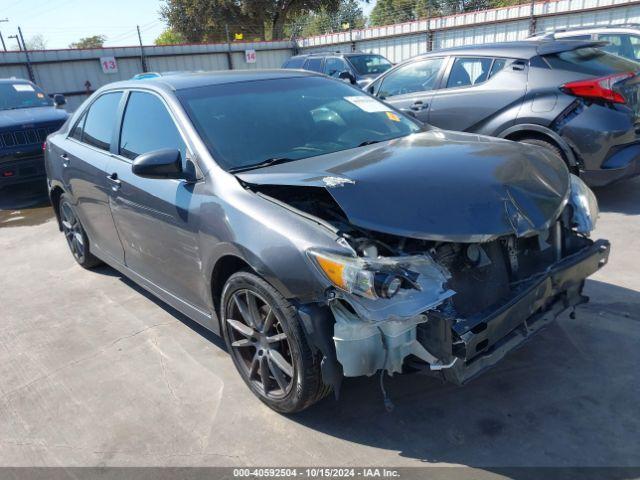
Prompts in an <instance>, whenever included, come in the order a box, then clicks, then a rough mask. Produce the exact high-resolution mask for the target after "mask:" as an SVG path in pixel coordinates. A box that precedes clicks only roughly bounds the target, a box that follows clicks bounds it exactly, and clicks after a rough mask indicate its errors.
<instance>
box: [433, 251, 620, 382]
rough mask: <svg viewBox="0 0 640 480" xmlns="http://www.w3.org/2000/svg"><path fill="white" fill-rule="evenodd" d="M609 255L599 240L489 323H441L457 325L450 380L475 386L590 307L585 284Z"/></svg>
mask: <svg viewBox="0 0 640 480" xmlns="http://www.w3.org/2000/svg"><path fill="white" fill-rule="evenodd" d="M609 251H610V244H609V242H608V241H606V240H598V241H597V242H595V243H594V244H593V245H591V246H590V247H586V248H584V249H583V250H581V251H579V252H577V253H575V254H573V255H571V256H569V257H566V258H564V259H563V260H561V261H560V262H558V263H557V264H556V265H554V266H553V268H552V269H550V270H549V271H548V272H547V273H546V274H545V275H544V276H541V277H540V278H539V279H537V280H536V281H535V282H534V283H532V284H531V285H529V286H528V287H527V288H526V289H525V290H524V291H522V292H520V293H519V294H518V296H517V297H515V298H513V299H512V300H511V301H509V302H508V303H507V304H505V305H504V306H502V307H501V308H500V309H498V310H497V311H494V312H492V313H491V314H490V315H488V316H486V317H484V318H476V319H473V320H472V321H466V320H465V321H458V322H455V321H454V320H453V319H446V318H441V319H440V320H441V321H446V322H449V323H450V324H451V325H452V331H453V332H454V334H455V337H456V338H455V340H453V342H454V344H453V345H452V349H453V350H454V353H456V357H457V358H458V361H456V362H455V363H454V364H453V365H452V366H451V368H448V369H445V370H441V373H442V375H443V376H444V378H445V379H446V380H448V381H451V382H453V383H456V384H463V383H465V382H467V381H469V380H470V379H472V378H474V377H476V376H477V375H478V374H480V373H481V372H483V371H484V370H486V369H487V368H489V367H491V366H493V365H495V364H496V363H497V362H499V361H500V360H501V359H502V358H504V357H505V355H507V353H509V352H511V351H513V350H515V349H516V348H518V347H519V346H520V345H522V344H523V343H524V342H525V341H526V340H527V339H529V338H530V337H531V336H532V335H533V334H534V333H536V332H538V331H540V330H541V329H542V328H544V327H545V326H546V325H548V324H549V323H551V322H552V321H553V320H554V319H555V318H557V317H558V315H560V314H561V313H562V312H563V311H565V310H566V309H568V308H573V307H575V306H577V305H580V304H581V303H585V302H586V301H587V300H588V299H587V298H586V297H584V296H582V288H583V286H584V280H585V279H586V278H587V277H588V276H589V275H591V274H593V273H595V272H596V271H598V270H599V269H600V268H602V267H603V266H604V265H606V263H607V261H608V259H609ZM455 343H457V345H455ZM456 347H457V350H458V351H457V352H456V351H455V349H456ZM427 349H429V347H428V346H427Z"/></svg>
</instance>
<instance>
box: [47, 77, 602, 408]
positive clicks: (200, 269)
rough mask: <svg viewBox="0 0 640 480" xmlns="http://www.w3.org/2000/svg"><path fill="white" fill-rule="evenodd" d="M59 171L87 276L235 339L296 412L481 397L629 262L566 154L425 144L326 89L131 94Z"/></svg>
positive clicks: (201, 87)
mask: <svg viewBox="0 0 640 480" xmlns="http://www.w3.org/2000/svg"><path fill="white" fill-rule="evenodd" d="M247 112H251V114H250V115H247ZM46 167H47V172H48V179H49V191H50V196H51V201H52V203H53V205H54V207H55V210H56V213H57V216H58V220H59V223H60V228H61V230H62V231H63V232H64V235H65V237H66V239H67V242H68V244H69V247H70V249H71V252H72V253H73V255H74V257H75V259H76V260H77V261H78V263H79V264H80V265H82V266H83V267H87V268H89V267H93V266H96V265H98V264H99V263H100V262H101V261H104V262H106V263H108V264H109V265H111V266H112V267H114V268H116V269H117V270H119V271H120V272H122V273H123V274H124V275H127V276H128V277H130V278H132V279H133V280H134V281H136V282H137V283H139V284H140V285H142V286H143V287H144V288H146V289H147V290H149V291H150V292H152V293H154V294H155V295H157V296H158V297H160V298H161V299H162V300H164V301H165V302H167V303H168V304H170V305H172V306H173V307H175V308H176V309H178V310H179V311H181V312H183V313H184V314H186V315H188V316H189V317H190V318H192V319H193V320H195V321H197V322H199V323H201V324H202V325H204V326H205V327H207V328H209V329H211V330H212V331H214V332H217V333H220V334H221V335H222V336H223V337H224V339H225V341H226V344H227V347H228V350H229V353H230V354H231V356H232V358H233V361H234V363H235V366H236V367H237V369H238V371H239V372H240V375H241V376H242V378H243V379H244V381H245V382H246V383H247V385H248V386H249V388H250V389H251V390H252V391H253V392H254V393H255V394H256V395H257V396H258V397H259V398H260V399H261V400H262V401H264V402H265V403H267V404H268V405H269V406H271V407H272V408H274V409H276V410H278V411H281V412H293V411H297V410H301V409H303V408H305V407H307V406H309V405H311V404H312V403H314V402H315V401H317V400H319V399H320V398H322V397H323V396H324V395H326V394H327V393H328V392H329V391H330V389H332V388H333V389H334V390H335V391H336V393H337V391H338V389H339V387H340V382H341V380H342V378H343V376H346V377H354V376H361V375H373V374H376V373H378V372H379V373H380V375H381V376H382V374H383V373H384V372H387V373H389V374H393V373H400V372H403V371H413V372H415V371H423V372H425V373H430V374H433V375H438V376H440V377H442V378H444V379H447V380H450V381H452V382H456V383H462V382H464V381H466V380H468V379H469V378H471V377H472V376H474V375H476V374H478V373H479V372H481V371H482V370H484V369H485V368H487V367H489V366H490V365H493V364H494V363H496V362H497V361H498V360H499V359H500V358H502V357H503V356H504V355H505V354H506V353H507V352H509V351H511V350H513V349H514V348H516V347H517V346H518V345H520V344H521V343H522V342H523V341H525V340H526V339H527V338H528V337H529V336H530V335H532V334H533V333H534V332H536V331H538V330H540V329H541V328H542V327H544V326H545V325H547V324H548V323H549V322H550V321H552V320H553V319H554V318H555V317H556V316H557V315H558V314H559V313H560V312H562V311H564V310H565V309H567V308H573V307H574V306H575V305H577V304H580V303H583V302H585V301H586V297H584V296H582V295H581V291H582V287H583V285H584V280H585V278H586V277H587V276H588V275H590V274H591V273H593V272H595V271H597V270H598V269H599V268H600V267H602V266H603V265H604V264H605V263H606V262H607V258H608V255H609V244H608V242H606V241H604V240H599V241H595V242H594V241H592V240H590V239H589V238H588V236H589V234H590V232H591V231H592V229H593V228H594V224H595V221H596V218H597V216H598V207H597V203H596V201H595V198H594V196H593V194H592V193H591V191H590V190H589V188H588V187H586V186H585V184H584V183H583V182H582V181H581V180H580V179H579V178H578V177H576V176H574V175H571V174H570V173H569V171H568V170H567V168H566V167H565V165H564V164H563V163H562V162H561V161H560V160H558V159H557V158H555V157H554V156H553V155H551V154H549V153H547V152H546V151H545V150H543V149H539V148H533V147H530V146H527V145H520V144H518V143H514V142H509V141H505V140H498V139H494V138H489V137H479V136H477V135H469V134H464V133H453V132H445V131H440V130H434V129H430V128H428V127H423V126H421V125H419V124H418V123H417V122H416V121H415V120H413V119H412V118H410V117H408V116H405V115H404V114H402V113H401V112H399V111H397V110H394V109H393V108H390V107H388V106H387V105H385V104H383V103H382V102H380V101H378V100H376V99H375V98H373V97H371V96H369V95H367V94H366V93H364V92H363V91H362V90H360V89H357V88H355V87H352V86H351V85H348V84H346V83H344V82H341V81H337V80H334V79H330V78H327V77H325V76H322V75H318V74H313V73H309V72H301V71H293V70H276V71H253V72H245V73H240V72H227V73H212V74H193V75H186V74H185V75H174V76H167V77H159V78H154V79H149V80H137V81H135V80H134V81H127V82H120V83H112V84H109V85H107V86H105V87H103V88H101V89H100V90H98V91H97V92H96V93H94V94H93V95H92V96H91V97H90V98H89V99H88V100H87V101H86V102H85V103H84V104H83V105H82V106H81V107H80V108H79V109H78V111H77V112H76V113H75V114H74V116H73V118H72V119H71V120H70V121H69V122H67V124H66V125H65V126H64V127H63V128H62V129H61V130H60V131H59V132H57V133H55V134H53V135H51V136H49V138H48V140H47V145H46ZM105 308H108V306H106V307H105ZM381 379H382V377H381Z"/></svg>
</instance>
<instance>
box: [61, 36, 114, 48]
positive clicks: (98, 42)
mask: <svg viewBox="0 0 640 480" xmlns="http://www.w3.org/2000/svg"><path fill="white" fill-rule="evenodd" d="M106 41H107V37H106V36H104V35H93V36H92V37H83V38H81V39H80V40H78V41H77V42H73V43H71V44H70V45H69V48H102V46H103V45H104V42H106Z"/></svg>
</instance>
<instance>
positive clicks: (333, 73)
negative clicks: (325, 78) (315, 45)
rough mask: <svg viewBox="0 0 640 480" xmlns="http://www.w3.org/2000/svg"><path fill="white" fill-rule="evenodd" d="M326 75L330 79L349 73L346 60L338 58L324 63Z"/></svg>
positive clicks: (329, 59) (330, 58)
mask: <svg viewBox="0 0 640 480" xmlns="http://www.w3.org/2000/svg"><path fill="white" fill-rule="evenodd" d="M323 71H324V74H325V75H329V76H330V77H337V76H338V75H340V74H341V73H342V72H348V71H349V67H347V64H346V63H345V61H344V60H342V59H341V58H338V57H329V58H327V59H326V60H325V61H324V69H323Z"/></svg>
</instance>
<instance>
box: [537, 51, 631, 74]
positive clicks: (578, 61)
mask: <svg viewBox="0 0 640 480" xmlns="http://www.w3.org/2000/svg"><path fill="white" fill-rule="evenodd" d="M543 58H544V59H545V60H546V62H547V63H548V64H549V66H550V67H551V68H553V69H558V70H567V71H570V72H576V73H583V74H586V75H596V76H600V77H603V76H606V75H612V74H614V73H622V72H635V71H638V70H640V64H639V63H637V62H635V61H632V60H629V59H626V58H622V57H619V56H617V55H612V54H610V53H607V52H604V51H602V50H601V49H599V48H593V47H587V48H578V49H577V50H571V51H568V52H560V53H555V54H552V55H545V56H544V57H543Z"/></svg>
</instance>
